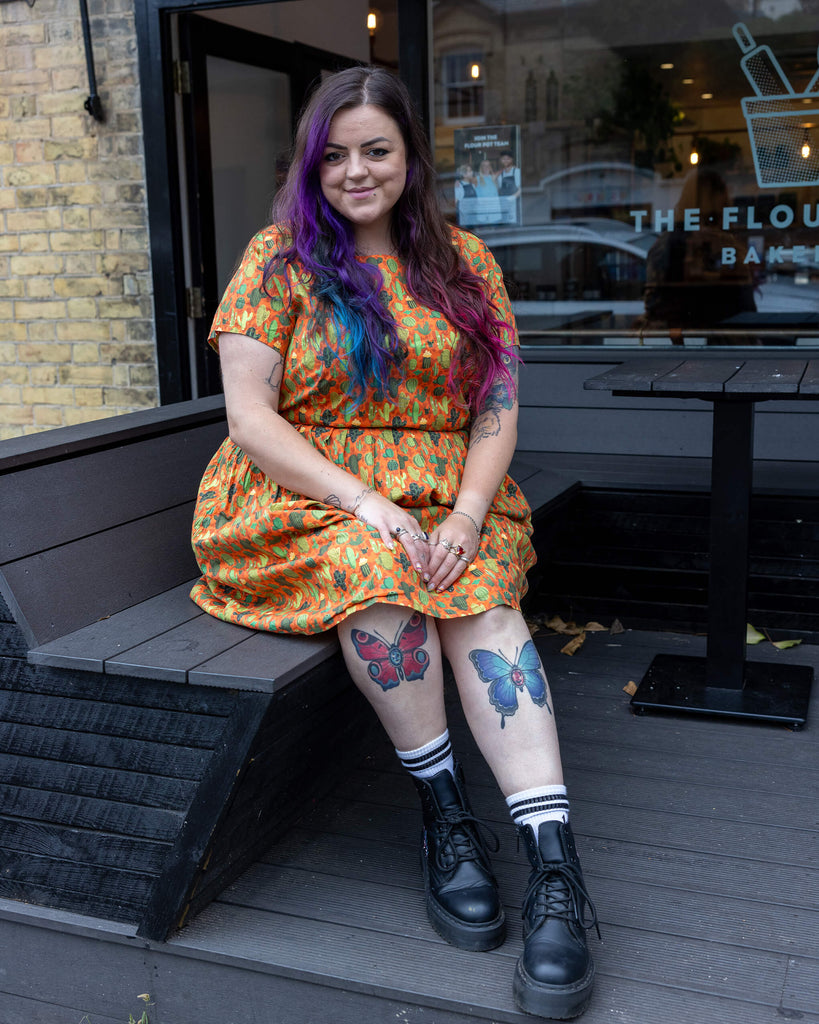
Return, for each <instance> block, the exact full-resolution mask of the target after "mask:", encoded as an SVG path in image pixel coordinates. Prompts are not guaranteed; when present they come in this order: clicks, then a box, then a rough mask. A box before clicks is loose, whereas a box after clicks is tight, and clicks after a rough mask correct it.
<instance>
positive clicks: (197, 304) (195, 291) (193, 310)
mask: <svg viewBox="0 0 819 1024" xmlns="http://www.w3.org/2000/svg"><path fill="white" fill-rule="evenodd" d="M185 308H186V312H187V314H188V316H189V317H190V318H191V320H198V319H199V318H200V317H203V316H204V315H205V298H204V296H203V295H202V289H201V288H195V287H194V288H186V289H185Z"/></svg>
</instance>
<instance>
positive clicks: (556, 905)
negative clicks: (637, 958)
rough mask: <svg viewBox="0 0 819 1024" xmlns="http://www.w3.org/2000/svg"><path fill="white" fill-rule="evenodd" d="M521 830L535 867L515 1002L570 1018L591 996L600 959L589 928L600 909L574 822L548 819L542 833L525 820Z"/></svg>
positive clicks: (531, 1010)
mask: <svg viewBox="0 0 819 1024" xmlns="http://www.w3.org/2000/svg"><path fill="white" fill-rule="evenodd" d="M518 835H519V836H521V837H522V838H523V840H524V842H525V843H526V852H527V854H528V856H529V862H530V863H531V865H532V873H531V874H530V876H529V885H528V886H527V889H526V895H525V897H524V900H523V938H524V948H523V956H522V957H521V958H520V959H519V960H518V964H517V968H516V970H515V982H514V989H513V991H514V995H515V1002H516V1003H517V1005H518V1006H519V1007H520V1008H521V1009H522V1010H526V1011H527V1012H528V1013H536V1014H538V1015H539V1016H541V1017H552V1018H556V1019H558V1020H568V1019H569V1018H571V1017H577V1016H578V1014H581V1013H582V1012H583V1011H584V1010H585V1009H586V1006H587V1005H588V1002H589V1000H590V999H591V994H592V986H593V984H594V963H593V962H592V958H591V954H590V953H589V950H588V947H587V945H586V929H587V928H597V911H596V910H595V908H594V904H593V903H592V901H591V899H590V898H589V894H588V892H587V891H586V886H585V883H584V882H583V872H582V871H581V869H580V861H579V859H578V857H577V851H576V850H575V846H574V837H573V835H572V830H571V828H570V827H569V825H568V824H565V825H564V824H563V823H562V822H560V821H545V822H543V823H542V824H541V826H540V828H539V829H538V833H537V836H535V833H534V830H533V829H532V827H531V825H524V826H522V827H521V828H519V829H518ZM587 906H588V917H587V914H586V907H587ZM597 934H598V936H599V935H600V930H599V928H598V929H597Z"/></svg>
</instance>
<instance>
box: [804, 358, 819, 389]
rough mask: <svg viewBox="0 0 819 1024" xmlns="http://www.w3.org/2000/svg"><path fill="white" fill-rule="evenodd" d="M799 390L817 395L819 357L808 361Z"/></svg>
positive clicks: (818, 386) (818, 387)
mask: <svg viewBox="0 0 819 1024" xmlns="http://www.w3.org/2000/svg"><path fill="white" fill-rule="evenodd" d="M799 391H800V394H806V395H819V359H811V360H810V362H809V363H808V365H807V367H806V369H805V373H804V375H803V376H802V383H801V384H800V386H799Z"/></svg>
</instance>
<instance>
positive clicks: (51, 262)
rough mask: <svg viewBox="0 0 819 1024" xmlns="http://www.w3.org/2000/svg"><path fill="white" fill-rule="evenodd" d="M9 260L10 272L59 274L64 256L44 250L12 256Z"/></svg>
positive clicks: (23, 274)
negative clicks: (34, 254)
mask: <svg viewBox="0 0 819 1024" xmlns="http://www.w3.org/2000/svg"><path fill="white" fill-rule="evenodd" d="M9 262H10V266H11V272H12V274H20V275H22V276H25V275H27V274H59V273H60V272H61V271H62V269H63V262H64V258H63V257H62V256H58V255H57V254H56V253H51V252H46V253H38V254H37V255H36V256H12V257H11V259H10V261H9Z"/></svg>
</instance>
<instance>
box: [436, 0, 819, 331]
mask: <svg viewBox="0 0 819 1024" xmlns="http://www.w3.org/2000/svg"><path fill="white" fill-rule="evenodd" d="M433 11H434V15H433V17H434V21H433V46H434V53H435V65H434V66H435V76H436V80H435V88H436V94H435V115H436V116H435V121H436V123H435V156H436V164H437V169H438V172H439V182H440V193H441V196H442V201H443V203H444V208H445V210H446V213H447V216H448V217H449V218H450V219H451V220H452V221H453V223H456V224H459V225H460V226H461V227H463V228H465V229H466V230H469V231H473V232H475V233H476V234H478V235H480V236H481V237H482V238H484V239H485V241H486V242H487V244H488V245H489V247H490V248H491V249H492V251H493V252H494V254H495V257H496V259H497V260H498V262H499V264H500V266H501V268H502V270H503V272H504V276H505V278H506V281H507V286H508V288H509V292H510V296H511V298H512V300H513V303H514V306H515V312H516V314H517V316H518V320H519V325H520V327H521V335H522V340H523V342H524V344H537V345H563V344H591V345H609V346H631V345H637V344H641V345H658V346H670V345H682V346H696V345H710V346H726V345H743V346H746V345H768V346H770V345H773V346H807V347H813V348H816V347H819V232H817V228H819V65H817V44H819V17H817V16H818V15H819V0H663V3H662V4H658V3H656V0H620V2H619V3H617V4H613V3H611V2H610V0H476V2H475V3H473V4H463V3H462V2H460V0H437V2H436V4H435V5H434V7H433Z"/></svg>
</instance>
